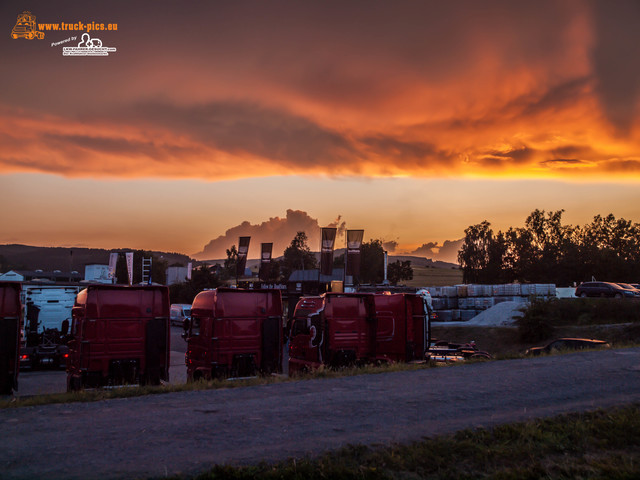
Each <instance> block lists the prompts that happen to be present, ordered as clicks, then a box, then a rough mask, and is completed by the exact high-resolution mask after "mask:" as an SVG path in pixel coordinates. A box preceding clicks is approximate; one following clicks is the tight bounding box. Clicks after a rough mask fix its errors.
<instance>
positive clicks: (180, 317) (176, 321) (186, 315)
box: [170, 303, 191, 327]
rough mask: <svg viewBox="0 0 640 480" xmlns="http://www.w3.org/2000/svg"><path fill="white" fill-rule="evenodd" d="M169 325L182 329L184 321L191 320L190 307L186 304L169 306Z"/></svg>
mask: <svg viewBox="0 0 640 480" xmlns="http://www.w3.org/2000/svg"><path fill="white" fill-rule="evenodd" d="M170 318H171V325H177V326H179V327H182V326H183V325H184V321H185V320H191V305H189V304H188V303H172V304H171V314H170Z"/></svg>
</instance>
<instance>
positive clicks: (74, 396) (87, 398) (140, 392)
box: [0, 363, 430, 409]
mask: <svg viewBox="0 0 640 480" xmlns="http://www.w3.org/2000/svg"><path fill="white" fill-rule="evenodd" d="M429 366H430V365H429V364H406V363H392V364H387V365H381V366H372V365H371V366H364V367H351V368H343V369H340V370H332V369H328V368H327V369H324V368H320V369H318V370H315V371H313V372H310V373H307V374H304V375H300V376H295V377H287V376H284V375H273V376H264V377H252V378H243V379H237V380H224V379H216V380H210V381H199V382H192V383H184V384H180V385H162V386H157V387H153V386H145V387H138V386H123V387H119V388H98V389H91V390H82V391H79V392H68V393H55V394H48V395H34V396H32V397H24V398H21V397H14V398H9V399H7V400H0V409H2V408H17V407H31V406H37V405H47V404H51V403H74V402H96V401H99V400H108V399H112V398H130V397H141V396H144V395H157V394H163V393H172V392H186V391H195V390H215V389H219V388H239V387H251V386H258V385H269V384H273V383H283V382H291V381H298V380H311V379H317V378H339V377H348V376H353V375H370V374H380V373H390V372H400V371H410V370H417V369H421V368H428V367H429Z"/></svg>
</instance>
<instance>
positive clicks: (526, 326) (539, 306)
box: [518, 299, 554, 343]
mask: <svg viewBox="0 0 640 480" xmlns="http://www.w3.org/2000/svg"><path fill="white" fill-rule="evenodd" d="M552 302H553V301H545V300H539V299H536V300H533V301H532V302H531V304H530V305H529V307H528V308H526V309H525V310H523V315H522V317H520V319H519V320H518V333H519V334H520V341H522V342H525V343H527V342H531V343H535V342H540V341H542V340H546V339H548V338H550V337H551V336H553V332H554V328H553V324H552V323H551V319H550V305H549V304H550V303H552Z"/></svg>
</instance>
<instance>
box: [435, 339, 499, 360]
mask: <svg viewBox="0 0 640 480" xmlns="http://www.w3.org/2000/svg"><path fill="white" fill-rule="evenodd" d="M426 359H427V360H434V361H436V362H463V361H465V360H469V359H480V360H490V359H491V355H490V354H489V353H487V352H485V351H482V350H478V347H477V346H476V344H475V342H473V341H471V342H469V343H450V342H446V341H436V342H434V343H433V344H432V345H431V346H430V347H429V350H428V351H427V354H426Z"/></svg>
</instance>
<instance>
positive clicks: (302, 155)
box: [118, 102, 356, 169]
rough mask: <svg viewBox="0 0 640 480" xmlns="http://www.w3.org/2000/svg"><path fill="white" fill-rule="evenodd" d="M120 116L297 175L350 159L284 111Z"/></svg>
mask: <svg viewBox="0 0 640 480" xmlns="http://www.w3.org/2000/svg"><path fill="white" fill-rule="evenodd" d="M122 113H125V112H122ZM119 115H121V113H119V114H118V116H119ZM122 116H124V117H126V118H128V119H129V120H133V121H134V122H136V123H141V124H149V125H154V126H156V127H162V128H167V129H169V130H170V131H171V132H172V133H174V134H175V133H179V134H181V135H186V136H188V137H190V138H193V139H196V140H197V141H199V142H201V143H202V144H204V145H208V146H210V147H212V148H215V149H216V150H220V151H224V152H228V153H230V154H234V155H240V156H242V155H244V154H249V155H255V156H258V157H262V158H265V159H270V160H273V161H276V162H277V163H281V164H283V165H296V166H299V167H301V168H303V169H304V168H305V167H311V166H314V165H326V164H332V163H337V162H343V161H345V160H346V159H347V158H348V157H349V158H353V156H354V155H355V154H356V151H355V149H354V147H353V146H352V145H351V143H350V141H349V140H348V139H347V138H345V137H343V136H342V135H340V133H338V132H336V131H331V130H329V129H327V128H324V127H322V126H321V125H319V124H317V123H314V122H313V121H311V120H308V119H306V118H304V117H301V116H299V115H295V114H291V113H289V112H287V111H285V110H279V109H273V108H266V107H261V106H259V105H255V104H248V103H244V102H215V103H209V104H207V105H196V106H178V105H170V104H166V103H165V104H163V103H147V104H142V105H138V106H137V107H135V108H133V109H131V110H130V111H128V112H126V114H125V115H122Z"/></svg>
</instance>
